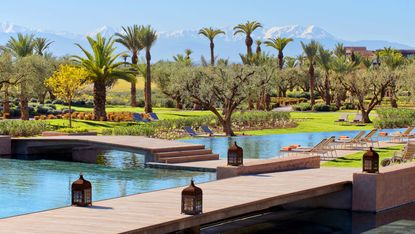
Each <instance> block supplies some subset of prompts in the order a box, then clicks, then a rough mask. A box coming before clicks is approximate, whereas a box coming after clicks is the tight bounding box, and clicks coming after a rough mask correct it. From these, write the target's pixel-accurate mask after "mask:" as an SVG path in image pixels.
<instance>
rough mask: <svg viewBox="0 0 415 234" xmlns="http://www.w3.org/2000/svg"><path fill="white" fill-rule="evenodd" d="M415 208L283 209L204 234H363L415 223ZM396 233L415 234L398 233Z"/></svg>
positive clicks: (227, 223) (234, 222)
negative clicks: (352, 209) (400, 222)
mask: <svg viewBox="0 0 415 234" xmlns="http://www.w3.org/2000/svg"><path fill="white" fill-rule="evenodd" d="M414 208H415V204H414V203H411V204H407V205H404V206H399V207H397V208H393V209H389V210H386V211H382V212H379V213H370V212H353V211H350V210H339V209H325V208H317V209H279V210H278V208H276V209H275V211H271V212H267V213H263V214H258V215H256V216H252V217H245V218H241V219H237V220H234V221H231V222H224V223H222V224H218V225H215V226H210V227H205V228H203V229H202V231H201V233H202V234H217V233H221V234H240V233H250V234H260V233H261V234H273V233H292V234H297V233H299V234H300V233H307V234H314V233H344V234H346V233H356V234H357V233H362V232H366V231H370V230H372V229H374V228H377V227H380V226H383V225H387V224H389V223H392V222H396V221H400V220H405V221H406V222H407V223H412V224H414V222H411V221H409V220H412V221H414V220H415V212H414V210H415V209H414ZM372 233H388V232H372ZM395 233H415V230H411V231H410V232H408V231H406V232H402V231H401V232H395Z"/></svg>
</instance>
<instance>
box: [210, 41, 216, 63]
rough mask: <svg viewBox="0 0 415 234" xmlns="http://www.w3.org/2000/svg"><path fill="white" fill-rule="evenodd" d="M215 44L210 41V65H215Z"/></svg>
mask: <svg viewBox="0 0 415 234" xmlns="http://www.w3.org/2000/svg"><path fill="white" fill-rule="evenodd" d="M214 50H215V44H213V41H210V65H212V66H215V51H214Z"/></svg>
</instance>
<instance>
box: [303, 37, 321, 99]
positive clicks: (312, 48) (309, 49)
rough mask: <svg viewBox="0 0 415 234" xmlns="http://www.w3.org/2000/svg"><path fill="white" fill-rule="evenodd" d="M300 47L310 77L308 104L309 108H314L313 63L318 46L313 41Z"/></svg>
mask: <svg viewBox="0 0 415 234" xmlns="http://www.w3.org/2000/svg"><path fill="white" fill-rule="evenodd" d="M301 46H302V47H303V50H304V54H305V56H306V57H307V60H308V62H309V67H308V74H309V76H310V104H311V106H314V103H315V100H314V78H315V77H314V63H315V59H316V56H317V51H318V48H319V47H320V44H319V43H318V42H317V41H315V40H311V41H310V42H309V43H308V44H304V43H303V42H301Z"/></svg>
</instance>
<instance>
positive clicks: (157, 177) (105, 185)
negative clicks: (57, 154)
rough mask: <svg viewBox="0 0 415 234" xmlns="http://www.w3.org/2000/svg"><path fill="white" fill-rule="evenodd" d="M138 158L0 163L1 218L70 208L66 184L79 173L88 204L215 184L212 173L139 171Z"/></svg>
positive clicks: (117, 155)
mask: <svg viewBox="0 0 415 234" xmlns="http://www.w3.org/2000/svg"><path fill="white" fill-rule="evenodd" d="M143 161H144V158H143V156H141V155H137V154H131V153H127V152H119V151H109V152H105V153H103V154H101V155H100V156H99V157H98V163H100V164H86V163H76V162H64V161H52V160H17V159H4V158H3V159H0V178H1V179H0V218H4V217H9V216H14V215H20V214H26V213H31V212H36V211H42V210H47V209H52V208H58V207H64V206H68V205H70V190H69V189H70V185H71V183H72V182H73V181H74V180H76V179H78V177H79V173H80V172H82V173H83V174H84V176H85V178H86V179H87V180H90V181H91V182H92V185H93V200H94V201H97V200H103V199H109V198H115V197H121V196H126V195H130V194H136V193H143V192H148V191H154V190H160V189H166V188H172V187H178V186H185V185H187V184H188V183H189V181H190V179H191V178H194V179H195V181H196V182H197V183H201V182H207V181H210V180H214V179H215V178H216V175H215V174H214V173H206V172H191V171H179V170H163V169H150V168H144V167H143V166H142V165H143Z"/></svg>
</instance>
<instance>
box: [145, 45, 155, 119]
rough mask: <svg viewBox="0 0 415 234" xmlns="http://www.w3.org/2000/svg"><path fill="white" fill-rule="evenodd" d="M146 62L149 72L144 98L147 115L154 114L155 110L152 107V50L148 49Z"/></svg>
mask: <svg viewBox="0 0 415 234" xmlns="http://www.w3.org/2000/svg"><path fill="white" fill-rule="evenodd" d="M146 60H147V68H146V69H147V70H146V71H147V72H146V82H145V90H144V91H145V96H144V102H145V103H144V111H145V112H146V113H151V112H153V108H152V106H151V63H150V61H151V54H150V49H148V48H147V50H146Z"/></svg>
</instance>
